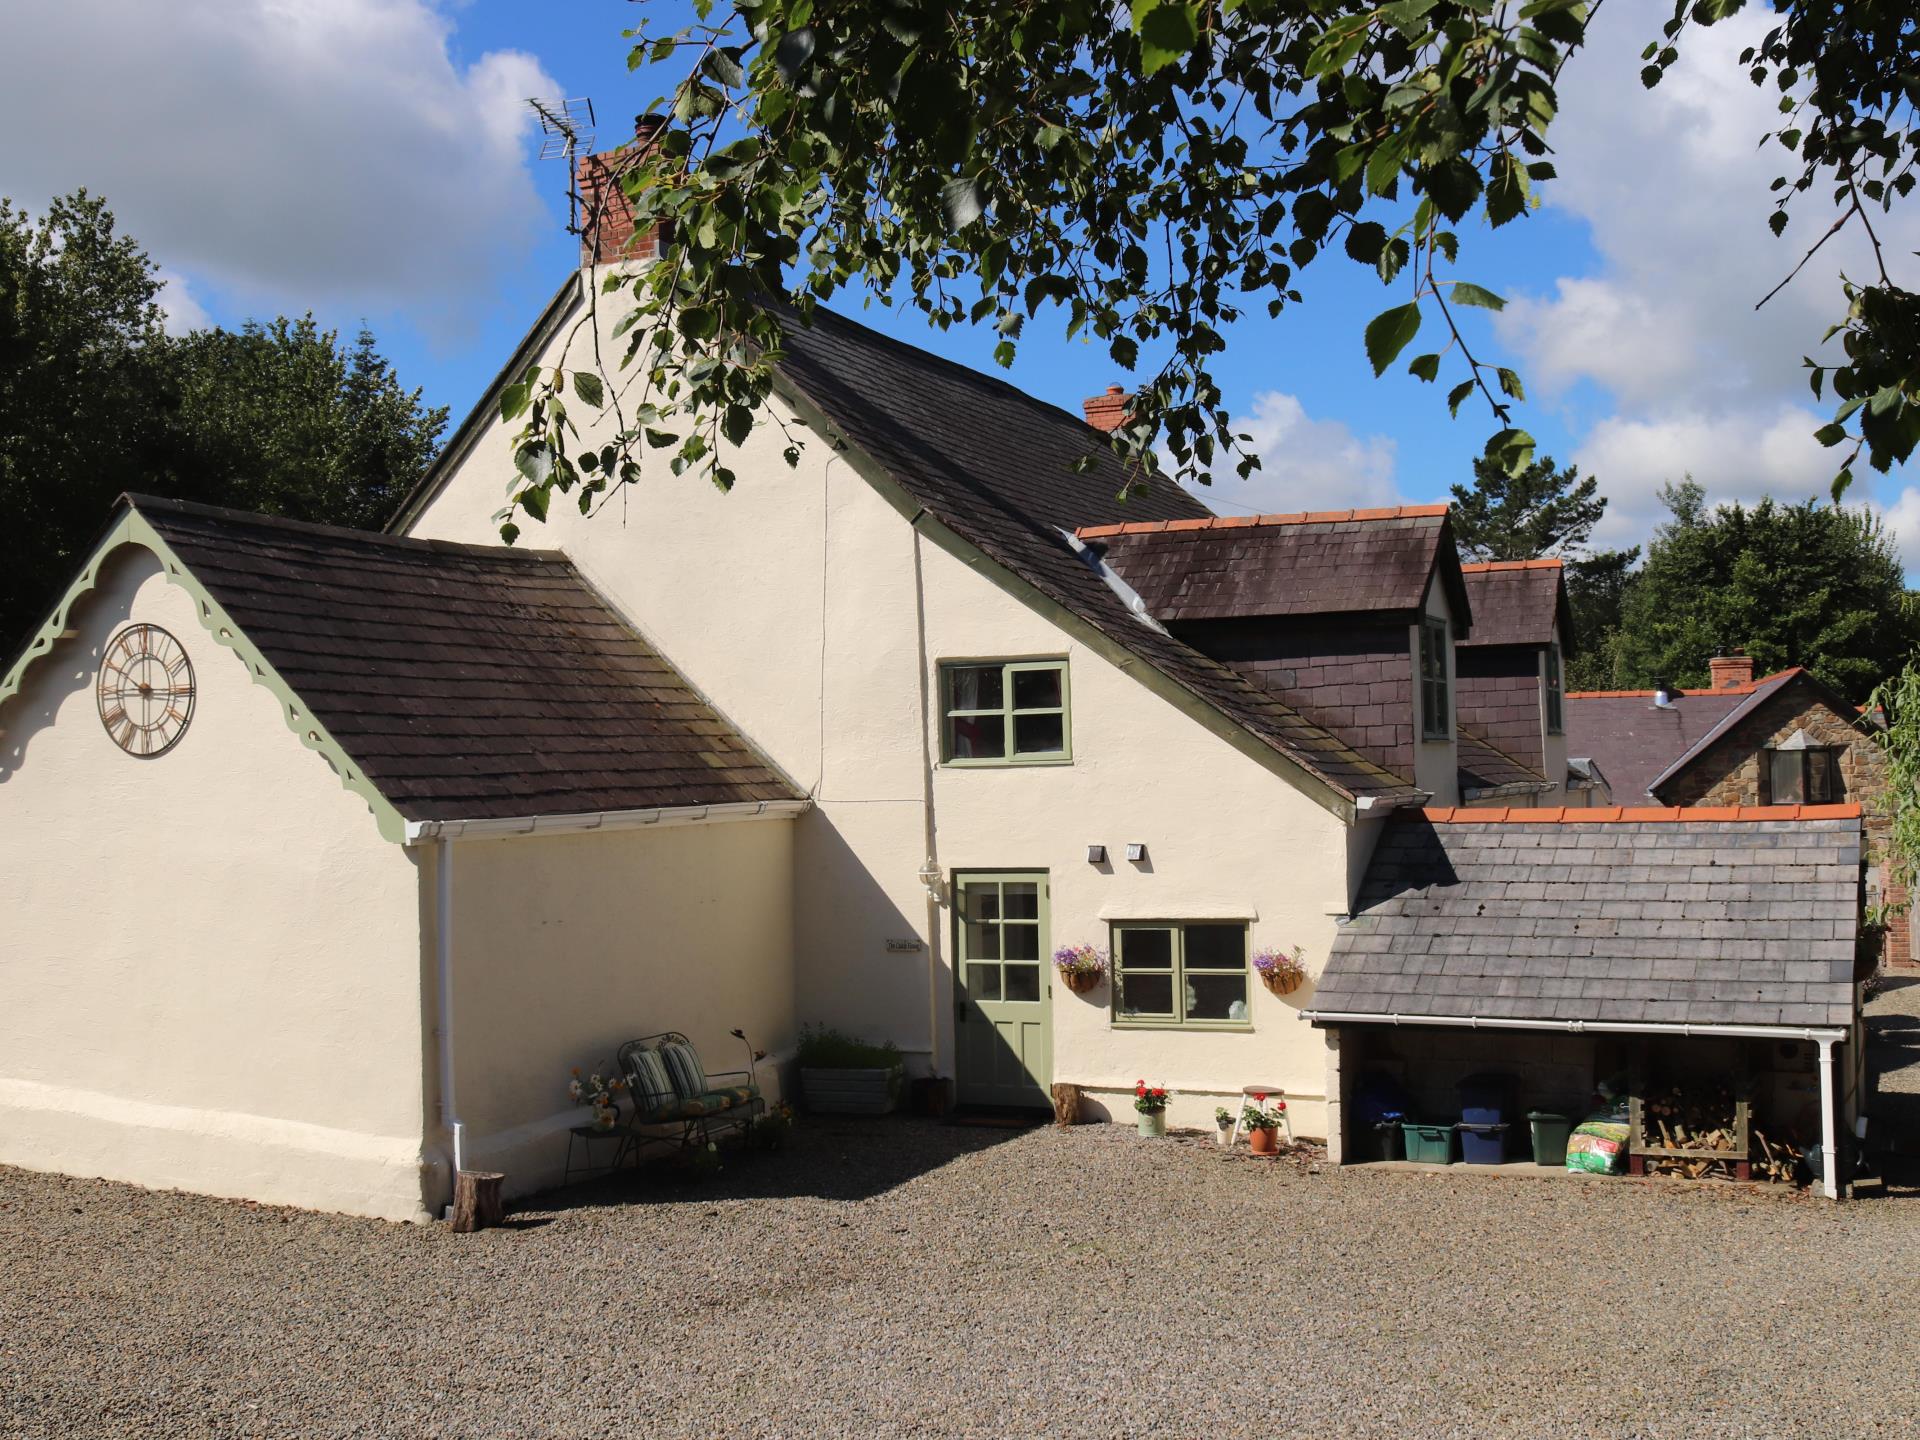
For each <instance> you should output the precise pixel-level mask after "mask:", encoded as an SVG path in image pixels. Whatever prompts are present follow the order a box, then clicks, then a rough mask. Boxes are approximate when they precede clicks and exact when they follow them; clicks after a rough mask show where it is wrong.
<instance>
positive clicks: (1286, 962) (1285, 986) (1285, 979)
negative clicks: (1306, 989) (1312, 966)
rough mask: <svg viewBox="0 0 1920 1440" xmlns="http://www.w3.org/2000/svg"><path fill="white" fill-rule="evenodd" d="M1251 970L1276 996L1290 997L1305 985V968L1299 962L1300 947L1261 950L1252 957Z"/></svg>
mask: <svg viewBox="0 0 1920 1440" xmlns="http://www.w3.org/2000/svg"><path fill="white" fill-rule="evenodd" d="M1253 969H1254V973H1255V974H1257V975H1258V976H1259V977H1260V979H1261V980H1262V981H1263V982H1265V984H1266V987H1267V989H1269V990H1271V991H1272V992H1273V993H1274V994H1276V995H1291V994H1292V993H1293V992H1294V991H1296V990H1298V989H1299V988H1300V986H1301V985H1302V984H1303V983H1305V981H1306V978H1307V967H1306V966H1305V964H1303V963H1302V962H1301V959H1300V947H1299V946H1298V945H1296V946H1294V947H1293V949H1291V950H1273V949H1268V950H1262V951H1260V952H1258V953H1257V954H1256V955H1255V956H1254V957H1253Z"/></svg>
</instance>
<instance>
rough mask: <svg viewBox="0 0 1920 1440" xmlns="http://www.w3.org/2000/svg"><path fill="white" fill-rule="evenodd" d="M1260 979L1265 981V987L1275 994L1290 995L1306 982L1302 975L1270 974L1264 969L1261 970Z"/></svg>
mask: <svg viewBox="0 0 1920 1440" xmlns="http://www.w3.org/2000/svg"><path fill="white" fill-rule="evenodd" d="M1260 979H1261V980H1262V981H1263V982H1265V984H1266V987H1267V989H1269V990H1271V991H1272V992H1273V993H1274V994H1276V995H1291V994H1292V993H1293V992H1294V991H1296V990H1298V989H1299V988H1300V987H1301V986H1302V985H1304V984H1305V983H1306V976H1304V975H1270V974H1267V973H1266V972H1264V971H1263V972H1261V975H1260Z"/></svg>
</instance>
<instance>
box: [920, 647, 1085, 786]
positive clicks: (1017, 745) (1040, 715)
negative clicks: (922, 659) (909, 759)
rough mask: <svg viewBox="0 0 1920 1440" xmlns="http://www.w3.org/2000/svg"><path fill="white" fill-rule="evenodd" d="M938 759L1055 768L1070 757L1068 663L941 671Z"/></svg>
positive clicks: (992, 664)
mask: <svg viewBox="0 0 1920 1440" xmlns="http://www.w3.org/2000/svg"><path fill="white" fill-rule="evenodd" d="M940 703H941V714H942V722H941V741H940V745H941V757H940V758H941V759H942V760H943V761H945V763H947V764H949V765H1058V764H1062V763H1064V762H1066V761H1068V760H1070V759H1071V758H1072V744H1071V731H1070V729H1069V726H1068V720H1067V662H1066V661H1064V660H1006V661H1000V660H996V661H991V662H984V663H967V664H952V665H942V666H941V667H940Z"/></svg>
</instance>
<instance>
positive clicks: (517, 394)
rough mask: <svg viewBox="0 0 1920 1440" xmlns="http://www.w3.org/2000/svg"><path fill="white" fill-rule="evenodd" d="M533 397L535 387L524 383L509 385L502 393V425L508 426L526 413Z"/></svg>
mask: <svg viewBox="0 0 1920 1440" xmlns="http://www.w3.org/2000/svg"><path fill="white" fill-rule="evenodd" d="M532 397H533V387H532V386H531V385H528V384H526V383H525V382H524V381H522V382H519V383H516V384H513V385H508V386H506V387H504V388H503V389H502V390H501V391H500V423H501V424H502V425H506V424H509V423H511V422H512V421H514V420H516V419H518V418H519V417H520V416H521V415H522V414H524V413H525V412H526V408H527V401H528V400H530V399H531V398H532Z"/></svg>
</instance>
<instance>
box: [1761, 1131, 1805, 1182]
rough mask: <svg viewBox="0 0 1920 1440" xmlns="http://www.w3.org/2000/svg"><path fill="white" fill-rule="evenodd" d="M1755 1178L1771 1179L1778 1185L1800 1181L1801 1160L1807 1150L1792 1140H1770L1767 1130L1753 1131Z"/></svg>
mask: <svg viewBox="0 0 1920 1440" xmlns="http://www.w3.org/2000/svg"><path fill="white" fill-rule="evenodd" d="M1753 1140H1754V1147H1753V1178H1754V1179H1756V1180H1771V1181H1773V1182H1774V1183H1775V1184H1777V1185H1797V1184H1799V1183H1800V1162H1801V1161H1802V1160H1804V1159H1805V1158H1806V1154H1807V1152H1806V1150H1805V1149H1803V1148H1802V1147H1801V1146H1800V1145H1798V1144H1797V1143H1795V1142H1794V1141H1792V1140H1769V1139H1768V1138H1767V1132H1766V1131H1764V1130H1760V1129H1755V1130H1754V1132H1753Z"/></svg>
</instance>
